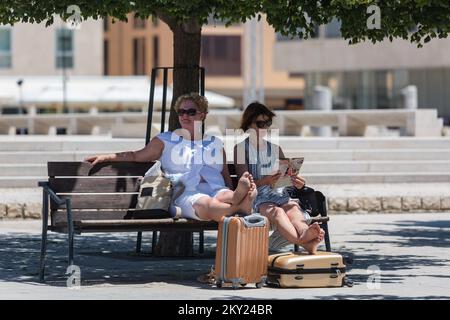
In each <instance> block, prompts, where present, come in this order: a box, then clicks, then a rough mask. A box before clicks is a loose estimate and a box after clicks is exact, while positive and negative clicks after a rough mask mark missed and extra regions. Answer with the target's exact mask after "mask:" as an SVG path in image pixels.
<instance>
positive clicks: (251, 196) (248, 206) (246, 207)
mask: <svg viewBox="0 0 450 320" xmlns="http://www.w3.org/2000/svg"><path fill="white" fill-rule="evenodd" d="M257 195H258V191H257V190H256V185H255V183H252V184H251V185H250V189H249V190H248V192H247V195H246V196H245V197H244V199H243V200H242V202H241V203H240V204H239V206H238V207H239V209H240V211H241V212H242V213H246V214H251V213H252V212H253V202H254V201H255V199H256V196H257Z"/></svg>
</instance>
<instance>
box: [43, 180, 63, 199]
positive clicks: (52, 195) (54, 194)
mask: <svg viewBox="0 0 450 320" xmlns="http://www.w3.org/2000/svg"><path fill="white" fill-rule="evenodd" d="M38 186H39V187H42V188H43V189H44V192H46V193H47V194H48V195H49V196H50V198H52V199H53V201H55V202H56V203H57V204H58V205H63V204H66V203H67V202H66V200H63V199H61V198H60V197H58V196H57V195H56V193H55V192H54V191H53V190H52V189H51V188H50V186H49V185H48V182H47V181H39V182H38Z"/></svg>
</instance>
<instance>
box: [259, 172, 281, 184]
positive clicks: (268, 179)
mask: <svg viewBox="0 0 450 320" xmlns="http://www.w3.org/2000/svg"><path fill="white" fill-rule="evenodd" d="M280 177H281V172H278V173H275V174H273V175H271V176H264V178H261V179H259V180H257V181H255V183H256V186H258V187H260V186H264V185H269V186H273V185H274V184H275V183H276V182H277V181H278V179H279V178H280Z"/></svg>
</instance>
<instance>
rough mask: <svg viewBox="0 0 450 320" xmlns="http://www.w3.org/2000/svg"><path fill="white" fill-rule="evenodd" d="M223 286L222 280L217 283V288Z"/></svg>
mask: <svg viewBox="0 0 450 320" xmlns="http://www.w3.org/2000/svg"><path fill="white" fill-rule="evenodd" d="M222 284H223V282H222V281H221V280H219V281H216V286H217V288H222Z"/></svg>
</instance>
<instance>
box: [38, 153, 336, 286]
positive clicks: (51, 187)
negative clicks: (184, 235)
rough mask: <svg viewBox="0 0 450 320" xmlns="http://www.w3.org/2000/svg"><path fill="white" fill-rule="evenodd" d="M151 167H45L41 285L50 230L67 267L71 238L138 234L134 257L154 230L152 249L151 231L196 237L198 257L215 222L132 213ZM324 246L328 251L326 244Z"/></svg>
mask: <svg viewBox="0 0 450 320" xmlns="http://www.w3.org/2000/svg"><path fill="white" fill-rule="evenodd" d="M152 165H153V163H138V162H113V163H100V164H97V165H95V166H92V165H91V164H90V163H87V162H48V163H47V166H48V176H49V177H48V181H43V182H39V186H40V187H42V188H43V203H42V243H41V257H40V269H39V279H40V281H42V282H43V281H44V274H45V255H46V251H47V232H48V231H53V232H58V233H65V234H68V247H69V254H68V262H69V265H73V262H74V235H75V234H82V233H90V232H139V233H138V239H137V243H136V251H137V252H140V251H141V236H142V234H141V232H143V231H153V241H152V247H154V246H155V243H156V240H157V237H156V235H157V233H156V232H155V231H177V230H179V231H191V232H199V233H200V237H199V252H200V253H203V250H204V235H203V231H205V230H217V228H218V223H217V222H214V221H198V220H190V219H184V218H181V219H174V218H171V217H170V216H169V214H168V213H163V212H156V213H155V211H149V210H136V209H135V207H136V203H137V200H138V195H139V186H140V181H139V180H140V179H139V178H141V177H142V176H143V175H144V174H145V173H146V172H147V171H148V169H149V168H150V167H151V166H152ZM229 169H230V172H231V175H232V179H233V183H234V185H236V183H237V177H236V175H235V169H234V165H233V164H229ZM324 205H326V204H324ZM321 211H322V212H321V214H322V215H323V216H322V217H316V218H313V222H315V221H317V222H319V223H323V224H324V226H325V228H327V221H328V217H326V208H325V207H324V209H323V210H321ZM49 219H50V221H49ZM49 222H50V224H49ZM327 239H328V238H327ZM327 241H328V242H327V249H329V239H328V240H327Z"/></svg>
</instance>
